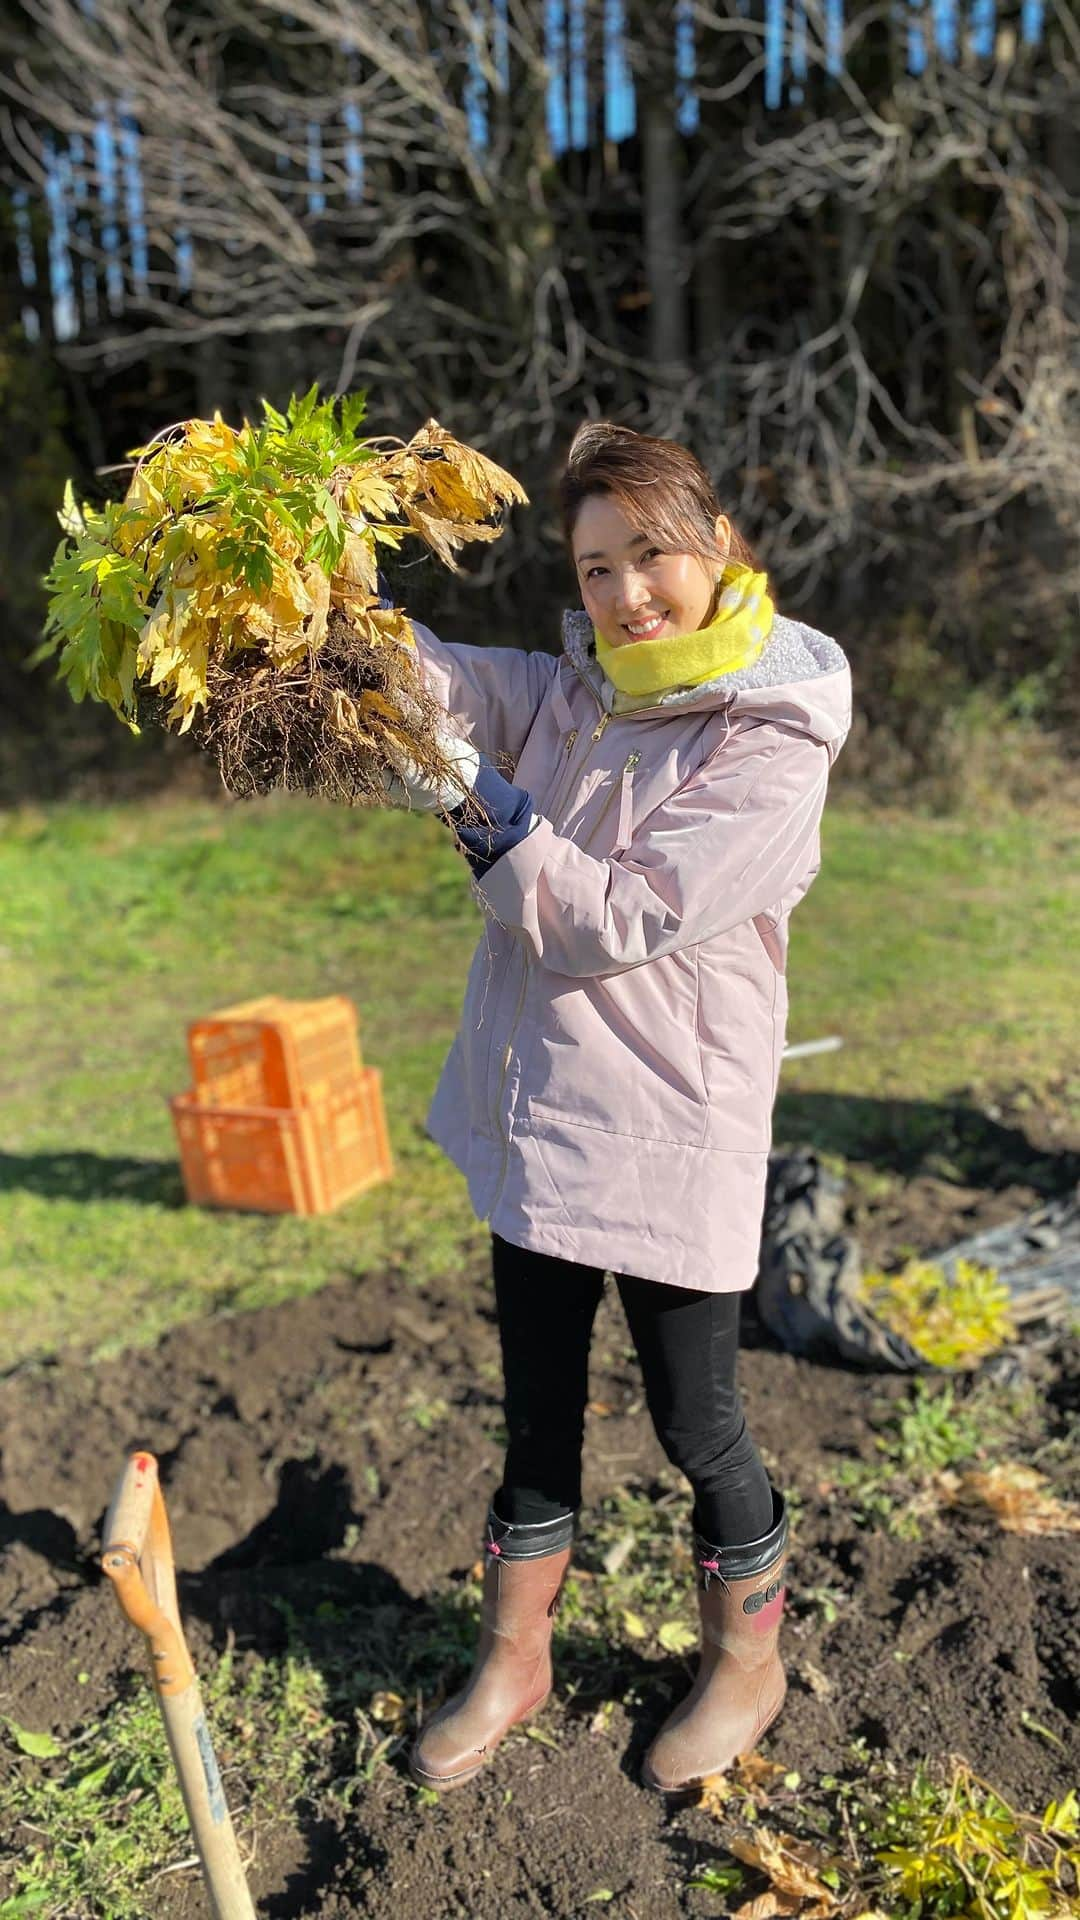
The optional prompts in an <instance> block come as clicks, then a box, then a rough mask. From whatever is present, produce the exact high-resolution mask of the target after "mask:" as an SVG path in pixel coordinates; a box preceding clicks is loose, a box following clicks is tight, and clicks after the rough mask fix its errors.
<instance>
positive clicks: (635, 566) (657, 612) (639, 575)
mask: <svg viewBox="0 0 1080 1920" xmlns="http://www.w3.org/2000/svg"><path fill="white" fill-rule="evenodd" d="M730 543H731V522H730V520H728V518H727V516H726V515H725V514H722V513H721V514H719V515H718V516H717V521H716V545H717V555H718V557H717V561H716V565H715V566H713V567H710V566H707V565H706V563H705V561H704V560H700V559H699V558H698V556H697V554H696V553H673V552H671V551H670V550H665V549H664V548H662V547H659V546H657V544H656V542H655V541H654V540H653V539H652V537H651V536H650V534H649V529H648V520H647V517H646V515H645V514H644V512H643V513H642V515H641V516H640V518H639V520H638V522H637V524H635V523H634V522H632V521H630V520H628V519H627V518H626V515H625V514H624V513H623V511H622V508H621V507H619V506H617V505H616V503H615V501H614V500H612V499H609V497H608V496H607V494H603V493H594V494H590V495H589V497H588V499H587V500H584V501H583V502H582V504H581V507H580V510H579V512H578V517H577V523H576V525H575V527H574V541H573V545H574V565H575V567H576V569H577V577H578V585H579V586H580V588H581V598H582V601H583V603H584V606H585V611H586V613H587V614H588V616H589V618H590V620H591V621H592V623H593V626H594V627H595V628H596V631H597V633H598V634H599V635H600V637H601V639H603V640H606V641H607V644H608V646H609V647H625V646H628V645H629V644H630V643H631V642H632V641H635V640H658V639H662V638H665V637H666V638H668V639H670V638H671V636H672V635H673V634H676V633H696V632H697V630H698V628H699V627H702V626H704V624H705V618H706V615H707V614H708V611H709V607H710V605H711V604H712V597H713V591H714V589H715V586H716V579H717V575H718V574H719V572H720V571H721V568H722V565H723V560H722V557H721V556H723V555H724V554H726V553H727V550H728V547H729V545H730Z"/></svg>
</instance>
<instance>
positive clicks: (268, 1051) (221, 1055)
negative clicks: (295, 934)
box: [188, 994, 361, 1107]
mask: <svg viewBox="0 0 1080 1920" xmlns="http://www.w3.org/2000/svg"><path fill="white" fill-rule="evenodd" d="M188 1052H189V1054H190V1056H191V1071H192V1076H193V1079H194V1083H195V1084H194V1092H195V1094H196V1096H197V1098H198V1099H199V1100H201V1101H204V1102H205V1103H206V1104H207V1105H209V1106H214V1107H298V1106H301V1105H303V1104H306V1103H307V1102H309V1101H314V1100H322V1099H325V1098H326V1096H327V1095H328V1094H332V1093H338V1092H342V1091H344V1090H345V1089H346V1088H348V1087H350V1086H352V1085H353V1084H354V1082H355V1081H356V1079H357V1077H358V1075H359V1073H360V1070H361V1065H360V1047H359V1043H358V1040H357V1018H356V1008H355V1007H354V1006H353V1004H352V1001H351V1000H347V999H346V998H345V996H344V995H343V994H331V995H328V996H327V997H326V998H325V999H323V1000H284V999H282V998H281V997H280V995H278V994H267V995H265V996H264V997H263V998H262V999H260V1000H246V1001H244V1002H243V1003H242V1004H241V1005H239V1006H235V1007H222V1008H221V1009H220V1011H219V1012H217V1013H212V1014H209V1015H208V1016H207V1018H206V1019H205V1020H195V1021H193V1022H192V1024H191V1025H190V1026H189V1028H188Z"/></svg>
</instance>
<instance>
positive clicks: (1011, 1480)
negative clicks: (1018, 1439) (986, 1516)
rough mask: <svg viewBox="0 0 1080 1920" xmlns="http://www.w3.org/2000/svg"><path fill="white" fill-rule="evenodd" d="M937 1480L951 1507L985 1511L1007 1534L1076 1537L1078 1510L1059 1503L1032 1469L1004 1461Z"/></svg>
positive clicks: (940, 1475) (942, 1474) (949, 1474)
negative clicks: (1073, 1535) (972, 1507)
mask: <svg viewBox="0 0 1080 1920" xmlns="http://www.w3.org/2000/svg"><path fill="white" fill-rule="evenodd" d="M938 1480H939V1482H940V1483H941V1485H942V1489H943V1491H944V1492H945V1493H946V1495H947V1497H948V1499H949V1500H950V1501H951V1502H952V1503H953V1504H955V1505H962V1506H984V1507H989V1509H990V1511H991V1513H993V1514H994V1516H995V1517H996V1519H997V1520H998V1522H999V1523H1000V1525H1001V1526H1002V1527H1004V1529H1005V1531H1006V1532H1007V1533H1030V1534H1041V1533H1080V1508H1077V1507H1072V1506H1069V1505H1068V1503H1067V1502H1066V1501H1064V1500H1059V1499H1058V1497H1057V1495H1056V1494H1055V1493H1052V1492H1051V1490H1050V1487H1049V1484H1048V1482H1047V1481H1046V1479H1045V1478H1044V1476H1043V1475H1042V1474H1041V1473H1036V1471H1035V1469H1034V1467H1022V1466H1020V1465H1019V1463H1018V1462H1016V1461H1012V1460H1005V1461H1002V1463H1001V1465H1000V1466H997V1467H982V1468H969V1469H968V1471H967V1472H966V1473H952V1472H943V1473H941V1474H939V1475H938Z"/></svg>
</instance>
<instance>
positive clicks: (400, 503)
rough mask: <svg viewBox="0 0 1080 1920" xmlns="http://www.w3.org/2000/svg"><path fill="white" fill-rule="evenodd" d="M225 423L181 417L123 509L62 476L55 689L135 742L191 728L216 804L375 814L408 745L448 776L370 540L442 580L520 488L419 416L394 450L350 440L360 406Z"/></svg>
mask: <svg viewBox="0 0 1080 1920" xmlns="http://www.w3.org/2000/svg"><path fill="white" fill-rule="evenodd" d="M262 407H263V414H264V418H263V421H262V423H261V425H257V426H254V425H252V424H251V423H250V422H249V421H247V420H245V421H244V422H243V424H242V425H241V426H240V427H239V428H233V427H231V426H229V425H228V424H227V423H226V422H225V421H223V420H222V419H221V417H220V415H215V417H214V419H213V420H212V421H206V420H188V421H184V422H181V423H179V424H178V425H176V426H174V427H168V428H165V429H163V431H162V432H161V433H159V434H157V435H155V436H154V438H153V439H152V440H151V441H150V442H149V443H148V444H147V445H146V446H144V447H140V448H136V449H135V450H134V451H133V453H132V455H131V460H132V462H133V469H132V471H131V478H130V482H129V484H128V487H127V491H126V493H125V495H124V498H123V499H122V500H119V501H106V502H104V504H102V505H101V506H98V507H95V506H92V505H90V504H88V503H86V502H82V503H80V502H77V501H76V499H75V497H74V494H73V492H72V489H71V487H70V484H69V486H68V488H67V490H66V493H65V499H64V505H63V507H62V509H61V511H60V516H59V517H60V524H61V526H62V527H63V530H64V538H63V540H62V541H61V543H60V545H59V547H58V548H57V551H56V554H55V556H54V558H53V563H52V567H51V569H50V572H49V574H48V576H47V579H46V585H47V587H48V589H49V596H50V597H49V607H48V619H47V625H46V634H47V637H46V640H45V642H44V644H43V645H42V646H41V647H40V648H39V649H38V652H37V654H36V655H35V656H34V659H35V660H41V659H44V658H46V657H49V656H52V655H57V656H58V671H59V674H60V676H61V677H62V678H63V679H64V680H66V682H67V685H68V688H69V690H70V692H71V694H72V696H73V697H74V698H75V699H76V700H82V699H83V698H85V697H86V696H87V695H89V696H90V697H91V698H92V699H96V700H101V701H104V702H106V703H107V704H108V705H109V706H110V707H111V708H112V709H113V711H114V712H115V713H116V714H117V715H118V716H119V717H120V718H121V719H122V720H123V721H124V722H125V723H126V724H127V725H128V726H129V727H131V728H133V729H134V730H135V731H138V730H139V726H140V723H142V722H147V721H150V722H157V723H160V724H162V725H164V726H166V727H168V728H172V729H175V730H176V731H178V732H180V733H187V732H189V731H190V733H191V735H192V737H193V738H194V739H195V740H196V741H197V742H198V744H199V745H201V746H203V747H204V748H205V749H206V750H207V751H209V752H210V753H211V754H212V755H213V757H214V759H215V760H216V762H217V765H218V768H219V771H220V773H221V778H222V781H223V783H224V785H225V786H226V787H227V788H228V790H229V791H230V792H231V793H235V794H238V795H243V796H247V795H252V794H257V793H266V792H269V791H270V790H271V789H273V788H286V789H292V790H299V791H302V792H305V793H313V794H320V795H322V796H323V797H325V798H328V799H333V800H343V801H347V802H364V801H369V802H370V801H377V800H379V799H380V797H381V796H382V794H383V792H384V777H385V774H386V772H387V770H388V769H392V768H393V766H394V765H395V763H396V761H397V759H398V758H399V756H400V755H401V754H402V753H404V754H405V755H407V757H408V759H409V760H410V761H411V762H412V764H413V765H414V766H415V767H416V768H417V769H418V770H419V771H420V773H422V774H431V775H435V776H438V775H439V774H440V773H442V772H443V771H444V770H445V763H444V757H443V754H442V752H441V751H440V748H439V746H438V741H437V735H436V721H437V717H438V707H437V703H436V702H435V701H434V700H433V699H432V697H431V695H430V694H429V693H428V692H427V690H426V688H425V686H424V683H423V678H422V676H421V674H420V672H419V671H418V667H417V653H416V643H415V635H414V632H413V628H412V624H411V622H410V620H409V617H408V614H407V613H406V612H405V611H404V610H403V609H402V608H399V607H393V606H387V605H386V604H385V599H384V596H383V595H381V594H380V591H379V585H380V582H379V566H378V553H379V548H380V546H382V547H385V548H389V549H391V550H394V549H398V548H400V546H401V544H402V541H403V540H405V539H407V538H409V537H412V538H416V539H419V540H421V541H422V542H423V543H424V544H425V545H426V546H427V547H428V548H429V549H430V550H431V551H432V552H433V553H434V554H435V555H436V557H437V558H438V559H439V560H440V561H442V562H443V563H444V565H446V566H447V567H448V568H449V569H450V570H451V571H454V572H456V571H459V569H458V566H457V562H456V559H455V554H456V552H457V551H458V550H459V549H460V548H461V547H462V546H464V545H465V544H466V543H467V542H471V541H491V540H495V539H497V538H498V536H499V533H500V532H501V530H502V523H503V516H504V511H505V509H506V508H507V507H508V506H509V505H510V504H511V503H512V502H516V501H521V502H524V501H526V500H527V495H526V494H525V492H524V490H523V489H522V488H521V487H520V486H519V485H518V483H517V481H516V480H515V479H514V478H513V477H512V475H510V474H508V473H506V472H504V471H503V469H502V468H501V467H498V466H496V465H495V464H494V462H493V461H490V460H488V459H487V458H486V457H485V456H484V455H483V454H480V453H478V452H477V451H476V450H475V449H474V448H472V447H468V446H464V445H463V444H462V443H461V442H459V441H457V440H455V439H454V438H453V437H452V436H451V435H450V434H449V433H448V432H447V431H446V430H445V429H444V428H443V427H441V426H440V425H439V423H438V421H436V420H428V421H427V422H426V424H425V425H424V426H423V427H421V429H420V430H419V432H417V433H416V434H414V435H413V437H412V439H411V440H409V441H407V442H403V441H400V440H396V439H393V438H392V437H390V436H386V437H384V438H383V439H381V440H380V439H378V438H369V439H362V438H360V437H359V431H358V430H359V427H360V424H361V422H362V421H363V419H364V416H365V413H366V396H365V395H364V394H362V393H358V394H353V395H350V396H348V397H347V398H345V399H344V400H342V401H341V402H340V403H338V402H337V401H335V400H333V399H330V400H320V399H319V396H318V390H317V388H316V387H312V388H311V389H310V391H309V392H308V393H306V394H305V395H304V396H303V397H302V398H301V399H297V398H296V397H295V396H294V397H293V398H292V399H291V400H290V402H289V405H288V408H287V410H286V411H285V413H281V412H279V411H278V410H277V409H276V408H275V407H272V406H270V405H269V404H268V403H267V402H266V401H265V400H264V401H263V403H262Z"/></svg>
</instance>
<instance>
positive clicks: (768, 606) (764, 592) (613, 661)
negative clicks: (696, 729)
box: [593, 562, 773, 698]
mask: <svg viewBox="0 0 1080 1920" xmlns="http://www.w3.org/2000/svg"><path fill="white" fill-rule="evenodd" d="M772 623H773V603H772V601H771V600H770V598H769V593H768V579H767V577H766V575H765V574H763V573H753V572H751V570H750V568H749V567H744V566H742V565H741V564H739V563H737V562H732V563H730V564H729V565H728V566H727V567H726V568H725V569H724V585H723V592H722V593H721V595H720V605H719V607H718V608H717V612H716V617H715V619H714V620H713V621H712V622H711V623H710V624H709V626H707V627H699V629H698V631H697V632H696V633H676V634H672V636H671V638H670V639H667V638H663V639H660V640H630V641H627V643H626V645H625V646H618V647H612V646H609V645H608V642H607V641H606V640H604V639H602V638H601V636H600V634H598V633H597V634H596V658H597V660H598V661H599V663H600V666H601V667H602V668H603V671H604V673H605V674H606V675H607V677H608V679H609V680H610V681H611V684H612V686H613V687H617V688H618V690H619V692H620V693H628V694H633V695H636V696H637V697H638V698H640V697H642V696H648V695H649V694H652V693H667V692H670V691H671V689H672V688H674V687H699V686H701V685H702V683H703V682H704V681H706V680H715V679H717V678H718V677H719V676H720V675H721V674H725V673H737V672H738V671H739V668H740V667H749V666H752V665H753V663H754V661H755V660H756V659H757V658H758V655H759V654H760V653H761V651H762V649H763V647H764V645H765V642H766V640H767V639H768V637H769V634H770V632H771V631H772ZM593 631H594V633H595V632H596V630H595V628H594V629H593Z"/></svg>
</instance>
